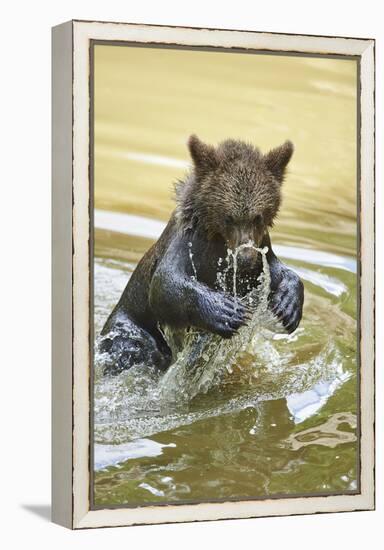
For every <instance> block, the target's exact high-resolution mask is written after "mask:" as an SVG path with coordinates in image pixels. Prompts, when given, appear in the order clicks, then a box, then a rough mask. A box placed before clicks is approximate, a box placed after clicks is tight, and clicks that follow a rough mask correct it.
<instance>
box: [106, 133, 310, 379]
mask: <svg viewBox="0 0 384 550" xmlns="http://www.w3.org/2000/svg"><path fill="white" fill-rule="evenodd" d="M188 147H189V151H190V154H191V157H192V161H193V167H192V169H191V171H190V172H189V174H188V175H187V176H186V177H185V178H184V179H183V180H182V181H179V182H178V183H177V184H176V203H177V204H176V209H175V211H174V212H173V214H172V216H171V218H170V220H169V222H168V224H167V226H166V228H165V229H164V231H163V233H162V235H161V236H160V238H159V240H158V241H157V242H156V243H155V244H154V245H153V246H152V247H151V248H150V249H149V250H148V251H147V252H146V254H145V255H144V256H143V258H142V259H141V261H140V262H139V264H138V265H137V267H136V269H135V271H134V272H133V274H132V276H131V278H130V279H129V281H128V284H127V286H126V288H125V290H124V292H123V294H122V296H121V298H120V300H119V302H118V303H117V305H116V306H115V308H114V309H113V311H112V313H111V314H110V316H109V318H108V319H107V321H106V323H105V326H104V328H103V330H102V333H101V341H100V351H101V352H102V353H108V354H110V357H111V359H112V360H111V362H110V364H107V365H106V367H105V373H111V374H117V373H119V372H121V371H122V370H124V369H127V368H130V367H131V366H133V365H136V364H151V365H156V366H158V367H159V368H161V369H166V368H167V367H168V366H169V365H170V364H171V363H172V354H171V351H170V348H169V346H168V344H167V342H166V340H165V338H164V336H163V331H162V327H164V326H167V327H168V328H170V329H171V330H172V329H174V330H179V329H183V328H187V327H196V328H198V329H203V330H205V331H209V332H212V333H215V334H219V335H220V336H222V337H223V338H231V337H232V336H233V335H234V334H235V333H236V332H237V331H238V329H239V328H240V327H241V326H242V325H245V324H246V323H247V321H248V320H249V315H250V312H249V310H248V308H247V307H246V306H244V305H243V304H242V303H241V302H240V300H239V297H242V296H244V295H245V294H246V293H247V292H249V290H250V289H252V288H254V287H255V286H257V284H258V282H257V279H258V277H259V275H260V273H261V271H262V261H261V255H260V254H258V253H257V251H256V250H255V248H254V247H265V246H266V247H268V252H267V256H266V257H267V261H268V265H269V269H270V276H271V292H270V295H269V308H270V310H271V311H272V312H273V313H274V315H275V316H276V317H277V318H278V319H279V320H280V321H281V323H282V324H283V326H284V328H285V329H286V331H287V332H288V333H290V332H293V331H294V330H295V329H296V328H297V326H298V325H299V322H300V320H301V316H302V308H303V301H304V289H303V284H302V282H301V280H300V279H299V277H298V276H297V275H296V274H295V273H294V272H293V271H292V270H290V269H288V267H286V266H285V265H284V264H283V263H282V262H281V261H280V260H279V259H278V258H277V257H276V256H275V254H274V253H273V250H272V245H271V239H270V236H269V229H270V228H271V227H272V226H273V222H274V220H275V218H276V215H277V213H278V211H279V208H280V204H281V186H282V183H283V180H284V174H285V170H286V167H287V164H288V162H289V160H290V158H291V156H292V153H293V145H292V143H291V142H290V141H286V142H285V143H284V144H283V145H281V146H279V147H277V148H275V149H273V150H271V151H270V152H269V153H267V154H265V155H263V154H262V153H261V152H260V151H259V149H257V148H255V147H253V146H252V145H250V144H248V143H244V142H242V141H238V140H232V139H228V140H226V141H223V142H222V143H220V144H219V145H218V146H217V147H214V146H212V145H208V144H205V143H203V142H202V141H201V140H200V139H199V138H198V137H197V136H195V135H192V136H191V137H190V138H189V141H188ZM241 245H244V246H242V247H241V248H240V250H239V251H238V254H237V270H236V273H234V270H233V266H231V265H230V263H229V260H228V250H230V251H234V250H235V249H237V248H238V247H239V246H241ZM247 245H248V246H247ZM250 245H253V246H250ZM192 255H193V256H192ZM192 257H193V262H192V261H191V258H192ZM220 270H221V272H222V274H225V282H226V285H225V288H226V289H232V283H233V277H234V276H235V277H236V289H237V291H236V296H234V295H233V294H232V293H231V291H230V290H226V291H223V290H222V286H220V285H219V284H218V281H219V280H221V281H222V280H223V279H222V278H221V279H220V277H218V271H220ZM223 276H224V275H223Z"/></svg>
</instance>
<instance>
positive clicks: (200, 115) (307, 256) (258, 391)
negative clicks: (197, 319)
mask: <svg viewBox="0 0 384 550" xmlns="http://www.w3.org/2000/svg"><path fill="white" fill-rule="evenodd" d="M95 64H96V65H95V68H96V80H95V153H96V155H95V206H96V211H95V242H94V251H95V266H94V277H95V280H94V290H95V294H94V319H95V334H96V337H97V335H98V334H99V332H100V330H101V328H102V326H103V324H104V322H105V320H106V318H107V316H108V315H109V313H110V312H111V310H112V308H113V307H114V305H115V304H116V302H117V300H118V299H119V298H120V295H121V292H122V290H123V289H124V287H125V285H126V284H127V281H128V279H129V277H130V274H131V273H132V271H133V270H134V268H135V266H136V265H137V262H138V261H139V259H140V258H141V257H142V255H143V254H144V253H145V251H146V250H147V249H148V248H149V247H150V246H151V244H152V243H153V242H154V241H155V240H156V239H157V237H158V236H159V235H160V233H161V231H162V229H163V227H164V226H165V223H166V221H167V219H168V218H169V215H170V213H171V211H172V208H173V203H172V193H171V190H172V183H173V182H175V181H176V179H177V178H179V177H182V175H183V173H184V171H185V168H186V167H187V166H188V163H189V160H188V155H187V151H186V147H185V141H186V138H187V137H188V134H189V133H192V132H196V133H197V134H198V135H200V136H201V137H202V138H203V139H206V140H207V141H210V142H212V143H215V142H217V141H219V140H220V139H224V138H226V137H238V138H242V139H245V140H248V141H252V142H254V143H256V145H259V146H260V147H261V148H262V150H267V149H268V148H269V147H272V146H275V145H278V144H279V143H280V142H283V141H284V140H285V139H287V138H289V139H291V140H292V141H293V142H294V144H295V147H296V152H295V155H294V157H293V160H292V165H291V166H290V170H289V174H288V176H287V180H286V182H285V183H284V203H283V207H282V210H281V214H280V216H279V219H278V221H277V223H276V227H275V228H274V230H273V232H272V235H271V236H272V243H273V245H274V250H275V253H276V254H277V255H278V256H279V257H280V258H281V259H282V260H283V261H284V262H285V263H286V264H287V265H289V266H290V267H291V268H292V269H294V270H295V271H296V272H297V273H298V274H299V275H300V277H301V278H302V280H303V282H304V284H305V306H304V314H303V320H302V322H301V324H300V327H299V328H298V329H297V330H296V331H295V333H293V334H292V335H290V336H288V335H285V334H283V333H281V331H280V329H279V327H278V326H276V325H273V323H272V324H271V323H270V322H269V321H270V320H268V319H266V318H264V317H263V316H261V318H260V319H261V320H260V322H259V324H258V325H257V327H256V326H255V328H254V330H253V331H252V334H249V345H247V347H246V349H242V350H241V353H232V351H233V349H231V350H229V351H228V348H225V350H224V351H225V353H224V355H221V358H223V357H224V360H221V361H215V358H214V357H213V356H211V355H209V353H208V354H206V350H207V348H206V347H204V346H206V342H205V340H204V338H205V336H204V335H192V336H193V338H194V339H193V338H192V342H193V344H194V348H193V349H195V352H196V354H197V356H199V358H200V359H201V364H200V365H199V368H198V369H197V370H196V369H195V370H192V371H190V370H188V368H187V367H188V365H187V362H186V361H183V358H182V357H181V358H179V360H178V362H177V364H176V365H173V366H171V367H170V369H169V371H168V372H167V373H166V374H165V375H164V374H161V373H159V372H157V371H156V370H154V369H153V368H151V367H150V366H148V365H146V366H143V365H140V366H137V367H134V368H132V369H130V370H129V371H127V372H125V373H122V374H120V375H118V376H115V377H103V376H102V363H103V358H102V357H100V356H98V355H97V354H96V357H95V371H94V386H95V388H94V441H95V445H94V470H95V475H94V505H95V506H102V507H108V506H116V505H138V504H150V503H156V502H157V503H161V502H184V501H195V500H209V501H211V500H216V499H233V498H235V499H236V498H247V497H249V498H262V497H266V496H275V495H282V494H284V495H296V494H330V493H341V492H355V491H356V490H358V483H359V481H358V471H357V450H358V445H357V435H356V434H357V424H358V421H357V416H356V413H357V410H356V409H357V387H358V385H357V383H358V377H357V356H356V327H357V325H356V311H357V310H356V303H357V296H356V282H357V279H356V271H357V263H356V183H355V182H356V63H355V61H345V60H334V59H312V58H299V57H290V58H288V57H281V56H265V55H264V56H251V55H244V54H230V55H228V54H225V55H224V54H222V53H212V52H192V51H190V52H181V51H178V50H160V49H156V50H151V49H149V48H148V49H147V48H127V47H112V46H96V52H95ZM121 67H126V68H127V70H126V71H122V70H121ZM132 67H133V68H134V71H135V78H134V79H132V77H131V73H130V68H132ZM155 83H156V86H154V84H155ZM223 83H225V84H226V85H225V86H220V85H221V84H223ZM238 98H241V102H240V104H239V101H238ZM208 114H209V116H208ZM228 345H229V344H226V346H228ZM233 345H234V344H233ZM199 346H200V347H199ZM191 349H192V348H189V352H190V351H191ZM193 349H192V351H193Z"/></svg>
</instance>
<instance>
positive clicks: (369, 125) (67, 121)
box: [52, 21, 375, 529]
mask: <svg viewBox="0 0 384 550" xmlns="http://www.w3.org/2000/svg"><path fill="white" fill-rule="evenodd" d="M100 40H102V41H111V42H112V41H114V42H129V43H138V44H156V45H162V44H167V45H175V46H177V47H183V46H188V47H198V48H202V47H204V48H232V49H233V48H237V49H245V50H253V51H259V52H279V53H287V54H295V55H300V54H310V55H328V56H354V57H356V58H357V59H358V61H359V117H358V120H359V125H360V128H359V132H358V134H359V172H358V178H359V214H360V216H359V217H360V225H359V226H360V250H359V252H360V271H359V274H360V316H359V321H360V358H361V364H360V377H359V380H360V434H359V435H360V492H359V494H353V495H334V496H306V497H294V498H293V497H289V496H287V497H284V498H273V499H272V498H271V499H268V498H266V499H260V500H249V501H237V502H215V503H196V504H178V505H166V506H165V505H161V506H160V505H158V506H145V507H137V508H129V507H127V508H116V509H112V508H109V509H92V507H91V505H90V498H89V495H90V475H91V474H90V426H91V399H90V383H89V380H90V366H91V352H90V349H91V346H90V339H91V337H92V320H91V319H90V305H89V304H90V276H91V274H92V266H91V263H90V242H91V239H92V223H91V221H92V211H91V210H92V201H91V196H90V160H89V158H90V157H89V152H90V139H91V134H90V79H89V75H90V53H91V47H92V43H93V42H94V41H100ZM52 63H53V64H52V75H53V79H52V82H53V105H52V114H53V130H52V135H53V146H52V151H53V152H52V155H53V157H52V158H53V170H52V182H53V201H52V203H53V212H52V214H53V216H52V220H53V221H52V235H53V237H52V238H53V315H52V326H53V356H52V368H53V372H52V375H53V383H52V437H53V446H52V456H53V459H52V464H53V468H52V476H53V478H52V510H53V521H54V522H56V523H58V524H61V525H64V526H66V527H68V528H72V529H82V528H95V527H112V526H125V525H127V526H128V525H137V524H154V523H169V522H187V521H202V520H218V519H234V518H249V517H260V516H278V515H293V514H313V513H321V512H342V511H351V510H372V509H374V500H375V499H374V467H375V451H374V338H375V326H374V307H375V298H374V295H375V294H374V293H375V288H374V272H375V258H374V204H375V166H374V163H375V156H374V130H375V114H374V109H375V105H374V93H375V82H374V68H375V41H374V40H373V39H361V38H358V39H356V38H346V37H344V38H342V37H328V36H306V35H293V34H273V33H263V32H249V31H246V32H243V31H234V30H217V29H198V28H182V27H166V26H154V25H137V24H127V23H103V22H88V21H70V22H67V23H63V24H62V25H59V26H57V27H55V28H54V29H53V55H52Z"/></svg>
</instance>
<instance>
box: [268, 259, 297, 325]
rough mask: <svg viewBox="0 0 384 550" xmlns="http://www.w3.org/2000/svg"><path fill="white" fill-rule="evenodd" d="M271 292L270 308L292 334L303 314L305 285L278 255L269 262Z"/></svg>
mask: <svg viewBox="0 0 384 550" xmlns="http://www.w3.org/2000/svg"><path fill="white" fill-rule="evenodd" d="M269 269H270V275H271V293H270V295H269V308H270V310H271V311H272V313H273V314H274V315H275V316H276V317H277V318H278V319H279V321H281V323H282V325H283V327H284V328H285V330H286V331H287V332H288V334H290V333H291V332H293V331H294V330H296V329H297V327H298V326H299V323H300V321H301V317H302V314H303V303H304V285H303V283H302V281H301V280H300V278H299V277H298V275H296V273H295V272H294V271H292V270H291V269H289V268H288V267H286V266H285V265H284V264H283V263H282V262H280V260H278V258H276V256H274V255H273V258H272V259H271V261H270V262H269Z"/></svg>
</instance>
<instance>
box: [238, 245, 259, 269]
mask: <svg viewBox="0 0 384 550" xmlns="http://www.w3.org/2000/svg"><path fill="white" fill-rule="evenodd" d="M256 260H257V251H256V250H255V249H254V248H253V247H251V246H247V247H244V248H241V249H240V250H239V251H238V253H237V265H238V267H239V268H240V269H247V268H251V267H252V266H254V265H255V263H256Z"/></svg>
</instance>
